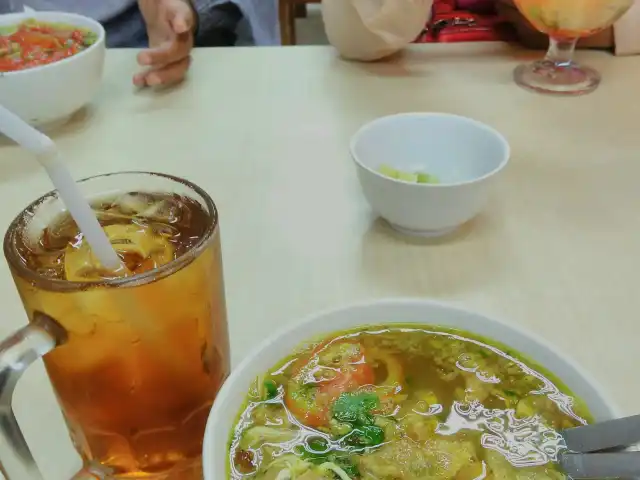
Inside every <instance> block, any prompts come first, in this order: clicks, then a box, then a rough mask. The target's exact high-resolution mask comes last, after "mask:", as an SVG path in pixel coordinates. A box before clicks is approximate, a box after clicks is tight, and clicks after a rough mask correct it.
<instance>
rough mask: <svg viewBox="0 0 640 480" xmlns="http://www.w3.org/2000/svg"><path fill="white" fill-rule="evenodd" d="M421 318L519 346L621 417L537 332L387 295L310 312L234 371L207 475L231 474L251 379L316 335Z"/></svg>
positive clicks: (212, 419)
mask: <svg viewBox="0 0 640 480" xmlns="http://www.w3.org/2000/svg"><path fill="white" fill-rule="evenodd" d="M393 323H420V324H432V325H440V326H445V327H455V328H461V329H463V330H466V331H468V332H472V333H476V334H479V335H482V336H485V337H487V338H490V339H494V340H496V341H498V342H500V343H503V344H505V345H507V346H509V347H512V348H514V349H515V350H517V351H518V352H520V353H521V354H523V355H525V356H527V357H528V358H530V359H532V360H533V361H535V362H537V363H538V364H539V365H541V366H543V367H545V368H546V369H548V370H549V371H551V372H553V373H554V374H556V375H557V376H558V377H559V378H560V380H562V381H563V382H564V383H565V384H566V385H567V386H568V387H569V388H570V389H571V390H572V391H573V392H574V393H575V394H576V395H578V396H579V397H580V398H582V399H583V400H584V401H585V402H586V404H587V406H588V407H589V408H590V410H591V413H592V414H593V416H594V418H595V420H596V421H602V420H609V419H611V418H616V417H618V416H619V412H618V409H617V408H616V407H615V406H614V404H613V403H612V402H611V400H609V399H608V398H607V396H606V395H605V394H604V393H603V391H602V389H601V388H600V387H599V386H598V385H597V384H596V383H595V381H594V380H593V379H592V378H591V377H590V376H589V375H588V374H587V373H586V372H584V371H583V370H582V369H581V368H580V367H579V366H578V365H576V364H575V363H574V362H573V361H572V360H571V359H569V358H568V357H567V356H565V355H564V354H563V353H562V352H560V351H559V350H557V349H556V348H554V347H553V346H551V345H550V344H549V343H548V342H546V341H544V340H542V339H540V338H538V337H537V336H535V335H533V334H531V333H528V332H525V331H523V330H521V329H520V328H518V327H516V326H514V325H508V324H505V323H501V322H499V321H496V320H493V319H490V318H488V317H485V316H483V315H479V314H477V313H472V312H469V311H465V310H461V309H458V308H453V307H450V306H447V305H444V304H440V303H436V302H431V301H426V300H402V299H396V300H382V301H375V302H369V303H362V304H358V305H353V306H350V307H346V308H341V309H339V310H332V311H328V312H324V313H320V314H317V315H313V316H311V317H308V318H306V319H304V320H302V321H301V322H298V323H296V324H294V325H293V326H292V327H289V328H288V329H286V330H284V331H282V332H280V333H277V334H275V335H274V336H272V337H271V338H269V339H267V340H265V341H264V342H263V343H262V344H261V345H260V346H258V347H257V348H255V349H252V350H251V353H250V354H249V356H248V357H247V358H245V359H244V361H242V363H241V364H240V365H239V366H238V367H237V368H236V369H235V370H234V371H233V372H232V374H231V376H230V377H229V379H228V380H227V381H226V383H225V384H224V386H223V387H222V389H221V390H220V393H219V394H218V397H217V398H216V401H215V403H214V405H213V408H212V409H211V413H210V414H209V419H208V421H207V429H206V432H205V438H204V450H203V467H204V478H205V480H222V479H227V478H228V473H227V462H228V453H229V451H228V449H229V438H230V435H231V431H232V429H233V426H234V424H235V422H236V419H237V417H238V415H239V413H240V408H241V405H242V403H243V401H244V399H245V398H246V395H247V393H248V391H249V388H250V385H251V382H252V381H254V379H255V378H256V377H257V376H258V375H261V374H264V373H265V372H266V371H267V370H268V369H269V368H271V367H272V366H274V365H275V364H276V363H278V362H279V361H280V360H282V359H283V358H285V357H286V356H287V355H289V354H290V353H291V352H292V351H293V350H294V348H295V347H297V346H298V345H300V344H301V343H303V342H304V341H306V340H309V339H310V338H313V337H316V336H318V335H321V334H329V333H332V332H335V331H339V330H344V329H348V328H352V327H356V326H359V325H389V324H393Z"/></svg>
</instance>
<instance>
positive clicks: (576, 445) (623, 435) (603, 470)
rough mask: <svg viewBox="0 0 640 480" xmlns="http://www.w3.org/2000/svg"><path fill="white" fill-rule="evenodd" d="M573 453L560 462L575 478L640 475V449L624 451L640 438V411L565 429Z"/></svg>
mask: <svg viewBox="0 0 640 480" xmlns="http://www.w3.org/2000/svg"><path fill="white" fill-rule="evenodd" d="M561 433H562V436H563V437H564V440H565V442H566V445H567V448H568V449H569V451H570V453H566V454H564V455H562V456H561V458H560V466H561V467H562V468H563V469H564V471H565V473H567V474H568V475H570V476H571V477H572V478H576V479H578V478H632V477H638V476H640V452H633V451H622V449H625V448H628V447H630V446H632V445H635V444H637V443H639V442H640V415H634V416H631V417H624V418H617V419H615V420H608V421H606V422H600V423H595V424H593V425H585V426H582V427H576V428H570V429H567V430H564V431H563V432H561Z"/></svg>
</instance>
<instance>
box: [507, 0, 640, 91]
mask: <svg viewBox="0 0 640 480" xmlns="http://www.w3.org/2000/svg"><path fill="white" fill-rule="evenodd" d="M633 2H634V0H515V4H516V7H517V8H518V10H519V11H520V13H522V15H523V16H524V17H525V18H526V19H527V20H529V22H530V23H531V24H532V25H533V26H534V27H535V28H536V29H537V30H539V31H540V32H542V33H546V34H547V35H549V50H547V54H546V56H545V57H544V59H542V60H538V61H536V62H534V63H531V64H527V65H520V66H519V67H517V68H516V69H515V71H514V72H513V76H514V79H515V81H516V83H517V84H518V85H520V86H522V87H524V88H527V89H530V90H534V91H536V92H540V93H552V94H561V95H582V94H585V93H590V92H592V91H593V90H595V89H596V88H597V87H598V85H599V84H600V74H599V73H598V72H597V71H596V70H594V69H593V68H591V67H586V66H581V65H579V64H577V63H576V62H574V61H573V52H574V50H575V47H576V43H577V42H578V40H579V39H580V38H583V37H588V36H590V35H593V34H595V33H597V32H599V31H601V30H604V29H605V28H608V27H610V26H611V25H613V23H614V22H615V21H616V20H618V19H619V18H620V17H621V16H622V15H624V14H625V13H626V11H627V10H628V9H629V8H630V7H631V6H632V5H633Z"/></svg>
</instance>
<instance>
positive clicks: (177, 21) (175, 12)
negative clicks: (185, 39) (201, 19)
mask: <svg viewBox="0 0 640 480" xmlns="http://www.w3.org/2000/svg"><path fill="white" fill-rule="evenodd" d="M167 20H168V21H169V25H171V28H172V29H173V31H174V32H175V33H176V34H178V35H180V34H182V33H187V32H191V30H192V29H193V23H194V20H195V19H194V14H193V10H192V8H191V5H189V2H188V1H185V0H173V1H172V2H171V3H170V5H169V8H168V10H167Z"/></svg>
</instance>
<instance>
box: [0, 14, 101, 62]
mask: <svg viewBox="0 0 640 480" xmlns="http://www.w3.org/2000/svg"><path fill="white" fill-rule="evenodd" d="M96 40H97V35H96V34H95V33H94V32H92V31H90V30H87V29H83V28H78V27H74V26H71V25H63V24H54V23H44V22H36V21H35V20H26V21H24V22H22V23H20V24H19V25H16V26H13V27H2V28H1V29H0V73H1V72H14V71H17V70H25V69H28V68H33V67H38V66H40V65H46V64H48V63H54V62H57V61H59V60H62V59H65V58H68V57H71V56H73V55H76V54H77V53H80V52H81V51H83V50H86V49H87V48H89V47H90V46H91V45H93V44H94V43H95V42H96Z"/></svg>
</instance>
